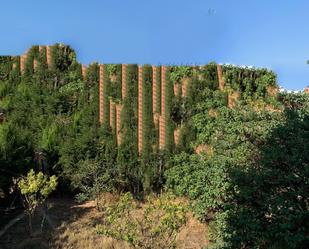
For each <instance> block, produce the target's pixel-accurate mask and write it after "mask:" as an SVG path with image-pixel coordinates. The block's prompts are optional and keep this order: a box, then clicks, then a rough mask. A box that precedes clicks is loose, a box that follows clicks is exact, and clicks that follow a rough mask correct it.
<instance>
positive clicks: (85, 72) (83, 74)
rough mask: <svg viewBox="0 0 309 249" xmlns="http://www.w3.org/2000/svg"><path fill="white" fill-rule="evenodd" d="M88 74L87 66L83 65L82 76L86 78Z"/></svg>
mask: <svg viewBox="0 0 309 249" xmlns="http://www.w3.org/2000/svg"><path fill="white" fill-rule="evenodd" d="M86 75H87V67H86V66H85V65H82V76H83V79H86Z"/></svg>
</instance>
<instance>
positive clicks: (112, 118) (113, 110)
mask: <svg viewBox="0 0 309 249" xmlns="http://www.w3.org/2000/svg"><path fill="white" fill-rule="evenodd" d="M109 113H110V116H109V125H110V127H111V128H112V131H115V128H116V127H115V123H116V106H115V102H114V101H113V100H112V99H110V102H109Z"/></svg>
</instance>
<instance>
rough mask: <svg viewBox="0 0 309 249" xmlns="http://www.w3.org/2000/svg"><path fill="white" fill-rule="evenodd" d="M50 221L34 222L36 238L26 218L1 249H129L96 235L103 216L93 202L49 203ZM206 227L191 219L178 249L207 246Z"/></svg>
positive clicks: (179, 238)
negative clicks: (30, 233)
mask: <svg viewBox="0 0 309 249" xmlns="http://www.w3.org/2000/svg"><path fill="white" fill-rule="evenodd" d="M47 205H48V211H46V213H47V215H48V220H45V222H44V223H43V226H42V224H41V220H42V213H41V212H39V211H38V212H37V213H36V215H35V218H34V222H33V224H34V226H33V231H34V233H33V235H32V237H30V236H29V232H28V226H27V225H28V223H27V222H28V221H27V218H26V217H25V218H23V219H21V220H20V221H18V222H17V223H16V224H14V225H13V226H12V227H10V228H9V229H8V230H7V231H6V233H5V234H4V235H3V236H2V237H1V238H0V249H46V248H52V249H99V248H104V249H112V248H113V249H126V248H130V247H129V246H128V245H127V244H126V243H124V242H122V241H116V240H113V239H111V238H107V237H104V236H100V235H97V234H96V232H95V226H96V225H97V224H100V223H101V222H102V219H103V217H102V213H100V212H98V211H97V210H96V208H95V203H94V202H86V203H84V204H78V203H76V202H75V201H74V200H72V199H51V200H49V201H48V204H47ZM207 234H208V230H207V226H206V225H205V224H202V223H200V222H198V221H197V220H196V219H194V218H193V217H192V215H189V216H188V221H187V223H186V225H185V226H183V227H182V228H181V230H180V232H179V234H178V236H177V240H176V244H177V248H179V249H195V248H196V249H197V248H203V247H204V246H205V245H207V243H208V237H207Z"/></svg>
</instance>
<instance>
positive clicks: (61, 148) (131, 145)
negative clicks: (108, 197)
mask: <svg viewBox="0 0 309 249" xmlns="http://www.w3.org/2000/svg"><path fill="white" fill-rule="evenodd" d="M278 89H279V86H278V84H277V80H276V75H275V73H274V72H272V71H270V70H267V69H263V68H261V69H260V68H251V67H237V66H231V65H219V64H216V63H209V64H207V65H202V66H200V65H199V66H197V65H193V66H190V65H185V66H173V65H167V66H165V65H133V64H100V63H92V64H90V65H88V66H85V65H81V64H80V63H79V62H78V61H77V60H76V53H75V51H74V50H73V49H72V48H71V47H70V46H66V45H63V44H55V45H52V46H33V47H31V48H30V49H29V50H28V51H27V52H26V53H25V54H24V55H21V56H2V57H0V113H1V115H0V122H1V124H0V166H1V168H0V170H1V177H0V190H1V202H3V206H7V205H9V204H10V203H11V201H12V200H13V199H14V198H16V196H17V195H18V194H17V193H18V190H17V179H19V177H20V176H22V175H25V174H26V173H27V172H28V171H29V169H32V168H34V169H35V170H36V171H42V172H44V173H45V174H46V175H57V177H58V181H59V184H58V189H57V193H55V195H58V196H59V195H61V194H62V195H69V196H70V197H74V198H76V199H77V200H79V201H81V202H83V201H88V200H93V199H94V200H96V201H97V200H98V197H99V196H100V195H101V194H102V193H107V192H109V193H113V194H114V195H115V196H117V195H118V194H120V193H126V192H129V193H131V194H132V195H133V197H134V199H135V200H136V201H142V202H143V201H145V199H147V196H148V195H149V194H150V195H151V194H153V193H156V194H158V193H161V194H162V193H163V192H166V191H168V190H169V191H172V192H174V194H176V195H178V196H181V197H185V198H186V199H187V200H189V201H190V204H189V206H190V211H188V212H187V213H188V214H189V213H190V212H192V213H193V214H194V215H195V217H196V219H199V220H200V222H203V223H204V225H205V224H207V225H205V227H206V229H207V230H208V227H209V230H210V232H209V234H207V236H206V237H207V238H208V237H209V241H208V242H209V243H208V246H209V248H306V246H307V245H308V239H307V235H308V228H307V225H306V224H308V223H307V221H308V212H307V211H308V176H309V175H308V161H309V160H308V153H307V151H308V146H309V143H308V140H309V135H308V129H309V127H308V112H309V108H308V107H309V97H308V95H307V94H305V93H286V92H282V93H280V92H279V91H278ZM163 196H164V195H163ZM171 203H173V201H171ZM115 205H116V204H115ZM151 205H155V204H154V203H152V204H151ZM180 206H181V205H180ZM165 208H166V207H165ZM173 208H176V207H174V206H173ZM176 209H177V208H176ZM166 210H168V211H170V210H171V209H170V208H166V209H164V212H165V211H166ZM98 212H100V211H98ZM190 214H191V213H190ZM120 216H121V215H120ZM176 217H178V216H176ZM77 218H78V217H77ZM103 220H104V219H103ZM101 222H102V223H104V224H105V222H106V221H101ZM175 222H176V223H177V222H178V220H177V221H175ZM177 224H178V223H177ZM131 225H132V224H131ZM93 226H94V224H92V223H91V224H89V227H91V229H94V228H93ZM180 227H181V226H176V227H174V229H175V231H174V230H173V232H176V231H177V232H179V229H180ZM113 229H116V228H113ZM85 230H87V229H86V228H85ZM116 230H117V229H116ZM116 230H115V231H116ZM115 231H114V232H115ZM161 232H162V231H161ZM104 233H107V232H106V231H105V230H104ZM105 235H106V234H105ZM107 235H108V236H109V237H113V238H116V239H118V240H125V239H124V238H123V237H121V238H120V237H119V234H116V232H115V233H112V232H111V231H109V232H108V234H107ZM117 236H118V237H117ZM131 242H132V241H131ZM132 243H133V242H132ZM138 248H142V247H138ZM150 248H151V247H150ZM153 248H155V247H153Z"/></svg>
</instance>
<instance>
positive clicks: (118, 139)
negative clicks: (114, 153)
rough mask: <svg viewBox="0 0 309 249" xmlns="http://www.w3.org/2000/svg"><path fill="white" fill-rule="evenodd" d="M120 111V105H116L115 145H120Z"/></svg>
mask: <svg viewBox="0 0 309 249" xmlns="http://www.w3.org/2000/svg"><path fill="white" fill-rule="evenodd" d="M121 111H122V105H121V104H117V105H116V139H117V145H120V144H121V131H120V125H121V119H120V118H121Z"/></svg>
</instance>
